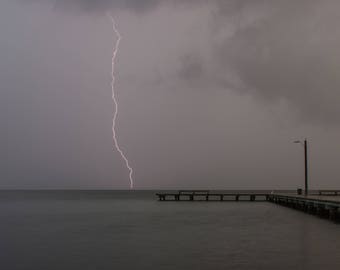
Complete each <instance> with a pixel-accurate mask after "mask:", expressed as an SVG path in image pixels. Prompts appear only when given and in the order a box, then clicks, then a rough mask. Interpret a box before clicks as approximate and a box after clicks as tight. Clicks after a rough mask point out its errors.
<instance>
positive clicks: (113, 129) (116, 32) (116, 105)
mask: <svg viewBox="0 0 340 270" xmlns="http://www.w3.org/2000/svg"><path fill="white" fill-rule="evenodd" d="M108 17H109V18H110V20H111V22H112V29H113V33H114V35H115V37H116V38H117V41H116V43H115V45H114V47H113V53H112V70H111V72H112V73H111V76H112V81H111V89H112V100H113V103H114V113H113V120H112V135H113V143H114V147H115V149H116V150H117V151H118V152H119V154H120V156H121V157H122V159H123V160H124V161H125V164H126V167H127V168H128V170H129V179H130V188H131V189H132V188H133V178H132V174H133V169H132V167H131V166H130V164H129V160H128V159H127V157H126V156H125V154H124V152H123V151H122V149H121V148H120V146H119V144H118V140H117V135H116V120H117V115H118V102H117V98H116V92H115V79H116V78H115V60H116V56H117V53H118V49H119V44H120V41H121V39H122V36H121V35H120V33H119V31H118V29H117V27H116V22H115V20H114V18H113V17H112V15H111V14H108Z"/></svg>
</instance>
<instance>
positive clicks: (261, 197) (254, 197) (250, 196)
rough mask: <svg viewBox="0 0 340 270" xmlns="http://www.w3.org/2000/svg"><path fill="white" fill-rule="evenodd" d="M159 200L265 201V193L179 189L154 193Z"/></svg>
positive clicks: (266, 197) (266, 195)
mask: <svg viewBox="0 0 340 270" xmlns="http://www.w3.org/2000/svg"><path fill="white" fill-rule="evenodd" d="M156 195H157V196H158V198H159V200H160V201H226V202H227V201H267V200H268V194H267V193H216V192H210V191H208V190H190V191H189V190H180V191H178V192H177V193H175V192H173V193H156Z"/></svg>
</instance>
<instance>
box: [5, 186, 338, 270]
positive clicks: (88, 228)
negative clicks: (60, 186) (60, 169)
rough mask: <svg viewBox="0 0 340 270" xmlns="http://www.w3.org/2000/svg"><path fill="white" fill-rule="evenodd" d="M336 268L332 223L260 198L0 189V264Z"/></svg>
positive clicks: (23, 266)
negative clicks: (170, 198)
mask: <svg viewBox="0 0 340 270" xmlns="http://www.w3.org/2000/svg"><path fill="white" fill-rule="evenodd" d="M327 268H329V269H331V268H332V269H340V225H339V224H335V223H332V222H330V221H328V220H323V219H319V218H317V217H314V216H310V215H307V214H305V213H301V212H298V211H295V210H291V209H288V208H284V207H282V206H277V205H274V204H271V203H266V202H253V203H251V202H238V203H236V202H224V203H221V202H209V203H206V202H176V203H172V202H158V201H156V198H155V197H154V193H153V192H151V193H150V192H99V191H98V192H74V191H69V192H62V191H59V192H0V269H4V270H12V269H25V270H26V269H36V270H39V269H46V270H53V269H63V270H65V269H73V270H78V269H82V270H85V269H89V270H90V269H91V270H94V269H111V270H113V269H186V270H188V269H327Z"/></svg>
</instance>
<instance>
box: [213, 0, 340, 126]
mask: <svg viewBox="0 0 340 270" xmlns="http://www.w3.org/2000/svg"><path fill="white" fill-rule="evenodd" d="M273 6H275V4H274V5H273ZM277 7H278V8H277V9H273V10H272V12H269V13H268V14H267V15H265V16H264V17H263V18H262V19H261V20H257V21H255V22H254V23H251V24H249V25H245V26H244V27H242V26H241V27H240V28H239V29H237V31H236V32H235V34H234V35H233V36H232V37H231V38H228V39H226V40H224V41H223V42H221V43H220V44H219V45H218V46H216V50H215V57H216V58H215V59H216V60H217V61H218V62H219V68H221V69H222V70H223V69H224V68H225V67H227V66H228V67H231V69H232V70H233V71H234V72H235V73H236V74H237V76H239V78H240V79H241V81H243V82H244V83H245V89H246V90H247V91H250V92H251V93H253V94H254V95H256V96H260V97H263V98H265V99H267V100H268V99H269V100H273V99H278V98H284V99H286V100H288V101H289V102H291V103H292V104H294V105H295V106H296V107H297V108H298V109H299V111H300V112H301V116H302V117H303V118H305V119H308V120H317V121H323V122H333V123H336V122H337V121H338V120H339V117H340V107H339V105H338V104H339V102H340V91H339V89H340V77H339V71H340V57H339V53H340V49H339V48H340V30H339V27H338V25H339V24H340V17H339V16H338V13H337V10H339V8H340V3H339V2H336V1H324V2H322V3H320V2H315V1H309V2H305V1H301V2H299V3H296V1H294V2H293V1H288V2H287V3H286V4H285V5H279V6H277Z"/></svg>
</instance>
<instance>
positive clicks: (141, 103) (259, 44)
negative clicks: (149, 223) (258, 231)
mask: <svg viewBox="0 0 340 270" xmlns="http://www.w3.org/2000/svg"><path fill="white" fill-rule="evenodd" d="M339 10H340V2H339V1H335V0H324V1H316V0H315V1H313V0H308V1H307V0H306V1H305V0H298V1H293V0H285V1H280V0H278V1H272V0H243V1H242V0H209V1H203V0H185V1H180V0H97V1H95V0H53V1H52V0H29V1H24V0H16V1H14V0H1V1H0V34H1V36H0V90H1V92H0V108H1V113H0V121H1V122H0V123H1V127H2V131H3V132H1V133H0V139H1V149H2V151H1V154H0V169H1V177H0V188H77V189H81V188H84V189H87V188H95V189H115V188H119V189H127V188H129V179H128V171H127V169H126V167H125V164H124V162H123V160H122V159H121V157H120V155H119V154H118V152H117V151H115V150H114V149H113V142H112V131H111V125H112V115H113V109H114V107H113V103H112V99H111V88H110V82H111V77H110V76H111V75H110V72H111V54H112V46H113V45H114V42H115V41H116V40H115V36H114V33H113V32H112V25H111V22H110V20H109V19H108V17H107V16H106V15H107V13H108V12H110V13H111V14H112V15H113V16H114V17H115V20H116V23H117V27H118V29H119V31H120V33H121V35H122V40H121V47H120V50H119V52H118V55H117V62H116V91H117V98H118V102H119V113H118V122H117V135H118V140H119V143H120V145H121V148H122V149H123V150H124V152H125V154H126V156H127V157H128V158H129V160H130V163H131V165H132V167H133V168H134V181H135V188H137V189H139V188H141V189H149V188H155V189H158V188H168V189H169V188H170V189H177V188H209V189H214V188H216V189H218V188H223V189H245V188H248V189H253V188H257V189H263V188H265V189H287V188H289V189H295V188H297V187H302V186H303V148H302V147H301V146H300V145H297V144H293V143H292V142H293V141H294V140H298V139H300V140H302V139H304V138H305V137H307V138H308V140H309V142H310V174H311V175H310V186H311V188H340V166H339V164H340V163H339V162H340V142H339V138H340V106H339V103H340V76H339V74H340V28H339V25H340V16H339V13H338V11H339Z"/></svg>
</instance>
